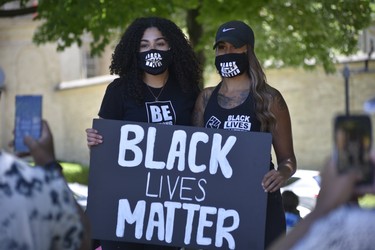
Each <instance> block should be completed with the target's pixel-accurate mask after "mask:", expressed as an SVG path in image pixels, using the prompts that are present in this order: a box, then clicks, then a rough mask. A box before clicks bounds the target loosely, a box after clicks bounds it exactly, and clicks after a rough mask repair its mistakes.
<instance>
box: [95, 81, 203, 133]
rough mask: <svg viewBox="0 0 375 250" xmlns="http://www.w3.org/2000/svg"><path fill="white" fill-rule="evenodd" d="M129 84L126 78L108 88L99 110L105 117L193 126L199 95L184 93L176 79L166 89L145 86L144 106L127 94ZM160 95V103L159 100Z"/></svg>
mask: <svg viewBox="0 0 375 250" xmlns="http://www.w3.org/2000/svg"><path fill="white" fill-rule="evenodd" d="M125 84H126V83H125V81H124V80H123V79H121V78H117V79H115V80H114V81H113V82H112V83H110V84H109V85H108V87H107V90H106V93H105V95H104V98H103V101H102V105H101V107H100V111H99V116H100V117H101V118H104V119H112V120H126V121H134V122H147V123H162V124H169V125H186V126H188V125H191V114H192V111H193V108H194V104H195V100H196V95H197V93H194V94H192V93H189V94H188V93H184V92H183V91H182V89H181V87H180V86H179V85H178V84H177V83H176V81H175V80H174V79H173V78H171V77H170V78H169V79H168V81H167V83H166V85H165V87H164V89H162V88H151V87H150V88H147V87H146V85H145V101H144V103H142V104H141V105H139V104H137V103H136V100H135V99H134V97H132V96H128V95H126V94H125V91H126V88H125ZM151 91H152V92H153V95H152V94H151ZM160 91H162V92H160ZM159 93H160V96H159V97H158V101H155V96H158V95H159Z"/></svg>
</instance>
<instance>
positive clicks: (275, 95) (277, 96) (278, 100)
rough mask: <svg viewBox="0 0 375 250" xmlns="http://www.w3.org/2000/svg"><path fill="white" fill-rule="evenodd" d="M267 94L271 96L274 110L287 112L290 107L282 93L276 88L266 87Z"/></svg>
mask: <svg viewBox="0 0 375 250" xmlns="http://www.w3.org/2000/svg"><path fill="white" fill-rule="evenodd" d="M266 92H267V93H268V94H269V95H270V96H271V100H272V108H273V109H275V108H276V109H277V110H287V109H288V106H287V104H286V102H285V99H284V97H283V95H282V94H281V92H280V91H279V90H277V89H276V88H274V87H272V86H270V85H269V84H267V85H266Z"/></svg>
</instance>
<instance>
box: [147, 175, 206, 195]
mask: <svg viewBox="0 0 375 250" xmlns="http://www.w3.org/2000/svg"><path fill="white" fill-rule="evenodd" d="M155 175H156V174H155ZM206 184H207V181H206V180H205V179H200V180H197V179H196V178H195V177H181V176H177V177H176V179H175V180H173V179H172V177H171V176H169V175H167V176H160V178H159V177H158V176H157V175H156V177H155V176H151V173H150V172H149V173H147V183H146V192H145V195H146V196H147V197H152V198H164V199H165V200H172V199H176V198H177V199H180V200H187V201H191V200H193V198H191V197H194V199H195V201H198V202H201V201H203V200H204V199H205V198H206V191H205V189H204V185H206ZM165 188H166V189H167V190H166V191H164V189H165ZM177 190H179V192H176V191H177ZM163 191H164V194H167V195H168V196H167V197H165V195H163Z"/></svg>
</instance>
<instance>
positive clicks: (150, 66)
mask: <svg viewBox="0 0 375 250" xmlns="http://www.w3.org/2000/svg"><path fill="white" fill-rule="evenodd" d="M138 59H139V66H140V67H141V69H143V70H144V71H145V72H147V73H149V74H151V75H159V74H161V73H163V72H164V71H166V70H167V69H168V67H169V65H170V64H171V62H172V52H171V51H170V50H156V49H151V50H148V51H144V52H139V58H138Z"/></svg>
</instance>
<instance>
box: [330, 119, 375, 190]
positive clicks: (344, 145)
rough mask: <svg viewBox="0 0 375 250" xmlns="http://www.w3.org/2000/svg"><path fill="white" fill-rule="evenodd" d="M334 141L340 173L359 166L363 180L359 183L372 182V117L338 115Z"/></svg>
mask: <svg viewBox="0 0 375 250" xmlns="http://www.w3.org/2000/svg"><path fill="white" fill-rule="evenodd" d="M334 141H335V152H336V164H337V167H338V170H339V173H343V172H346V171H348V170H349V169H353V168H357V169H359V170H360V171H361V174H362V180H361V181H360V183H358V184H371V183H372V182H373V177H374V174H373V171H374V167H373V164H372V162H371V160H370V152H371V144H372V131H371V120H370V117H368V116H366V115H354V116H338V117H336V119H335V129H334Z"/></svg>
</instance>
